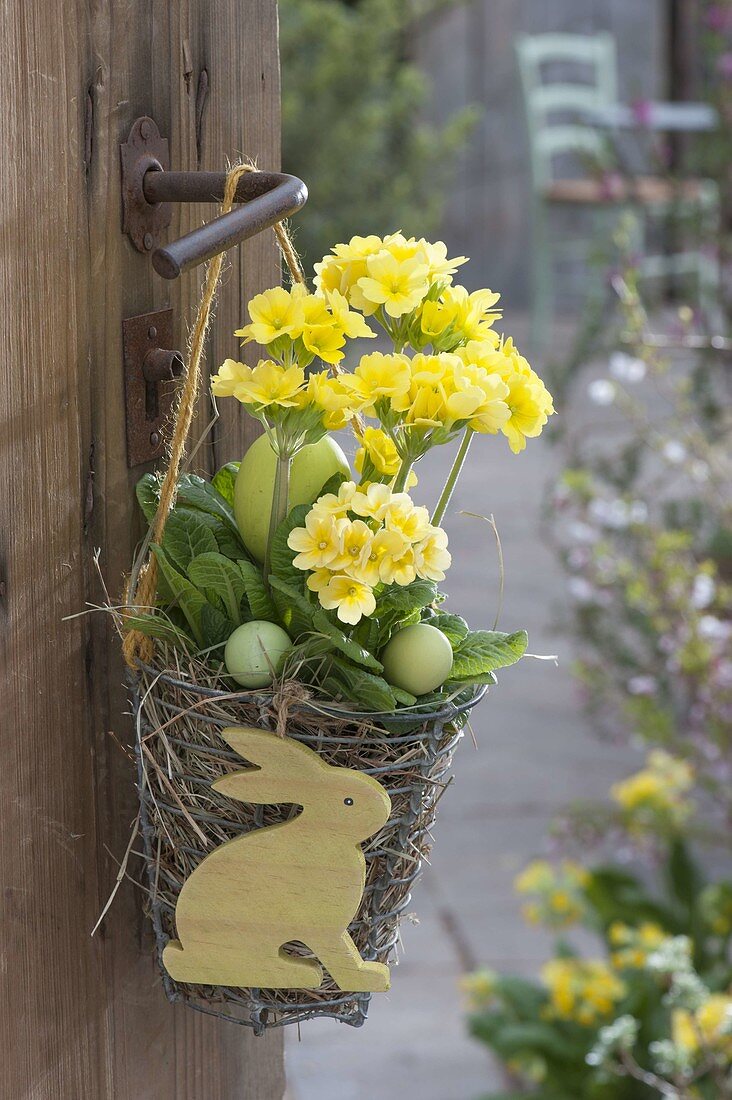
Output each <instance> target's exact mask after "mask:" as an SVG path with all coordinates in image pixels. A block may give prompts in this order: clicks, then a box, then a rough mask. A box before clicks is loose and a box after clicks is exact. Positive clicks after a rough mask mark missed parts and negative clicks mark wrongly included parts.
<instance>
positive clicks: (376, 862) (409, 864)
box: [132, 645, 484, 1034]
mask: <svg viewBox="0 0 732 1100" xmlns="http://www.w3.org/2000/svg"><path fill="white" fill-rule="evenodd" d="M483 690H484V689H483ZM132 694H133V705H134V713H135V720H136V756H137V766H138V784H139V794H140V804H141V827H142V834H143V840H144V850H145V853H144V854H145V864H146V869H147V898H146V901H147V907H148V909H149V912H150V916H151V918H152V921H153V924H154V928H155V933H156V941H157V951H158V961H159V962H160V960H161V956H162V951H163V948H164V946H165V944H166V943H167V942H168V940H169V939H170V938H173V937H175V903H176V899H177V897H178V893H179V892H180V889H181V887H182V885H183V883H184V882H185V880H186V879H187V878H188V876H189V875H190V874H191V872H192V871H193V870H194V869H195V867H196V866H197V865H198V864H199V863H200V861H201V860H202V859H203V858H204V856H205V855H206V854H207V853H208V852H210V851H212V850H213V849H214V848H215V847H216V846H217V845H219V844H221V843H223V842H224V841H226V840H229V839H231V838H232V837H235V836H237V835H240V834H242V833H246V832H248V831H250V830H252V829H256V828H260V827H262V826H266V825H274V824H276V823H278V822H282V821H286V820H289V819H290V818H292V817H293V816H295V815H296V814H297V813H298V808H297V807H294V806H254V805H250V804H247V803H242V802H238V801H234V800H233V799H231V798H228V797H227V796H226V795H223V794H220V793H217V792H216V791H214V790H212V788H211V783H212V781H213V780H214V779H217V778H219V777H220V776H221V775H224V774H226V773H227V772H229V771H232V770H240V769H241V767H242V759H241V757H239V756H238V755H237V754H236V753H234V752H233V751H232V750H231V749H230V747H229V746H228V745H227V744H226V742H225V741H224V740H223V739H222V738H221V737H220V735H219V730H221V729H223V728H224V727H226V726H231V725H254V726H258V727H260V728H262V729H267V730H272V731H273V732H276V733H279V734H280V735H281V736H282V735H284V734H285V727H286V734H287V736H289V737H294V738H295V739H297V740H299V741H301V742H303V743H304V744H306V745H307V746H308V747H309V748H311V749H314V750H315V751H317V752H318V753H319V754H320V755H322V757H323V759H324V760H326V761H327V762H328V763H329V764H334V765H337V766H341V767H348V768H355V769H357V770H359V771H363V772H365V773H367V774H368V775H372V776H374V777H375V778H377V779H378V780H379V782H381V783H382V784H383V785H384V787H385V788H386V790H387V791H388V793H389V795H390V797H391V800H392V813H391V816H390V819H389V821H388V822H387V824H386V825H385V826H384V828H383V829H382V830H381V831H380V832H379V833H378V834H376V835H375V836H374V837H372V838H371V839H370V840H369V841H368V842H367V843H366V844H365V845H364V847H363V850H364V855H365V858H366V887H365V890H364V894H363V898H362V901H361V906H360V908H359V911H358V913H357V915H356V919H355V920H354V921H353V923H352V924H351V926H350V928H349V932H350V934H351V936H352V937H353V939H354V941H355V943H356V946H357V947H358V949H359V951H360V952H361V955H362V956H363V958H364V959H366V960H378V961H379V962H384V963H389V962H394V961H395V957H396V948H397V942H398V937H399V921H400V917H401V915H402V913H403V912H404V910H405V909H406V907H407V906H408V905H409V903H410V900H411V889H412V885H413V883H414V881H415V879H416V878H417V876H418V875H419V872H420V869H421V864H422V861H423V860H424V859H425V857H426V856H427V855H428V854H429V851H430V848H431V845H432V837H431V829H432V826H433V823H434V820H435V809H436V806H437V802H438V800H439V798H440V796H441V794H442V792H443V790H444V789H445V786H446V784H447V776H448V772H449V770H450V766H451V763H452V757H453V752H454V750H455V747H456V745H457V743H458V741H459V740H460V738H461V737H462V732H461V731H462V726H463V724H464V721H465V714H466V712H467V711H468V710H469V709H470V707H472V706H473V705H474V704H475V703H476V702H477V701H478V699H479V698H480V697H481V696H482V694H483V691H482V690H479V691H478V692H476V693H475V695H474V696H473V697H472V698H471V699H470V700H469V701H468V702H467V703H464V704H463V705H462V706H455V705H454V704H449V705H447V706H444V707H442V709H441V710H439V711H437V712H433V713H432V714H429V713H426V712H421V713H411V714H409V713H408V712H407V713H406V714H405V715H402V714H399V715H398V716H397V715H390V716H387V715H384V716H376V715H358V714H355V713H354V712H353V711H347V710H345V709H344V708H343V707H339V706H338V704H336V703H330V702H327V703H325V702H320V701H318V700H317V699H316V698H314V697H313V696H312V694H311V693H310V692H309V691H308V689H306V688H304V687H303V685H302V684H298V683H295V682H290V683H285V684H284V685H280V686H279V688H278V689H277V690H276V691H275V692H274V693H262V692H252V691H243V690H240V691H235V692H232V691H231V690H230V687H229V686H228V682H227V681H226V679H225V678H224V677H222V676H221V675H219V674H217V673H215V672H212V671H211V668H210V667H207V666H205V665H204V664H203V663H202V662H201V661H199V660H197V659H195V658H193V657H189V656H187V655H186V654H183V653H181V652H180V651H178V650H174V649H172V648H170V647H166V646H164V645H158V646H157V647H156V666H155V667H153V666H152V665H141V666H140V670H139V674H138V675H137V676H135V677H134V678H133V679H132ZM387 727H388V728H387ZM290 949H291V950H292V953H293V954H296V955H304V956H305V957H312V955H311V953H310V952H309V951H308V950H307V948H306V947H305V946H304V945H302V944H295V945H288V950H290ZM160 968H161V973H162V976H163V984H164V986H165V991H166V994H167V996H168V998H169V1000H171V1001H182V1002H184V1003H186V1004H187V1005H189V1006H190V1007H191V1008H194V1009H197V1010H198V1011H201V1012H206V1013H209V1014H212V1015H215V1016H219V1017H221V1018H223V1019H227V1020H230V1021H232V1022H236V1023H240V1024H246V1025H248V1026H250V1027H253V1028H254V1030H255V1032H256V1033H257V1034H261V1033H262V1032H263V1031H264V1030H265V1028H268V1027H281V1026H283V1025H285V1024H290V1023H298V1022H300V1021H303V1020H306V1019H309V1018H312V1017H315V1016H331V1017H334V1018H336V1019H338V1020H340V1021H342V1022H343V1023H348V1024H351V1025H352V1026H355V1027H358V1026H360V1025H361V1024H363V1022H364V1021H365V1019H366V1013H367V1009H368V1003H369V1000H370V996H371V995H370V994H368V993H349V992H343V991H341V990H340V989H339V988H338V987H337V986H336V985H335V983H334V982H333V981H332V979H331V978H330V976H329V975H328V974H327V973H326V975H325V978H324V981H323V984H322V986H321V987H320V988H319V989H317V990H282V989H280V990H263V989H234V988H224V987H219V986H217V987H210V986H200V985H191V984H184V983H179V982H174V981H173V980H172V979H171V978H170V977H169V976H168V974H167V973H166V972H165V970H164V968H163V967H162V963H161V962H160Z"/></svg>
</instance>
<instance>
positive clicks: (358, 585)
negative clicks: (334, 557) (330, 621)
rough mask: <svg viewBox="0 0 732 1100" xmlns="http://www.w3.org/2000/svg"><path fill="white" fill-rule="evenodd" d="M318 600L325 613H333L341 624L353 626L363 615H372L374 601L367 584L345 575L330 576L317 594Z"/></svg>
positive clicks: (374, 606)
mask: <svg viewBox="0 0 732 1100" xmlns="http://www.w3.org/2000/svg"><path fill="white" fill-rule="evenodd" d="M318 599H319V600H320V603H321V604H322V606H323V607H324V608H325V609H326V610H327V611H333V610H334V611H335V612H336V614H337V616H338V618H339V619H340V621H341V622H342V623H348V624H349V625H350V626H355V625H356V623H359V622H360V621H361V619H362V618H363V616H364V615H367V616H368V615H373V613H374V611H375V610H376V600H375V598H374V594H373V592H372V591H371V588H370V587H369V586H368V585H367V584H363V583H362V582H361V581H358V580H356V579H355V578H354V577H348V576H346V575H345V574H336V575H335V576H332V577H331V578H330V580H329V582H328V584H327V585H326V586H325V587H324V588H321V589H320V591H319V592H318Z"/></svg>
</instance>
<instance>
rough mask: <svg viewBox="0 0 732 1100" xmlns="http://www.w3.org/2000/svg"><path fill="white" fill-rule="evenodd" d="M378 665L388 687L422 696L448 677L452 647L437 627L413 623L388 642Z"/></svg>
mask: <svg viewBox="0 0 732 1100" xmlns="http://www.w3.org/2000/svg"><path fill="white" fill-rule="evenodd" d="M381 663H382V664H383V666H384V676H385V677H386V679H387V680H388V681H389V683H390V684H393V685H394V686H395V687H399V688H402V689H403V690H404V691H408V692H410V693H411V694H412V695H426V694H427V692H428V691H434V690H435V688H438V687H439V686H440V684H443V683H444V682H445V680H446V679H447V678H448V676H449V675H450V669H451V668H452V646H451V645H450V643H449V641H448V640H447V638H446V637H445V635H444V634H443V633H442V631H441V630H438V629H437V627H435V626H430V625H429V623H413V624H412V626H405V627H404V628H403V629H402V630H400V631H398V632H397V633H396V634H395V635H394V636H393V637H392V638H391V639H390V641H389V642H388V643H387V645H386V647H385V648H384V651H383V653H382V654H381Z"/></svg>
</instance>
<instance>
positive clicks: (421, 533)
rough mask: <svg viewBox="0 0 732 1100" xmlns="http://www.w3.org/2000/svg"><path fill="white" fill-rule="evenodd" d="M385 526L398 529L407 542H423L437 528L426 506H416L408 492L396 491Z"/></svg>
mask: <svg viewBox="0 0 732 1100" xmlns="http://www.w3.org/2000/svg"><path fill="white" fill-rule="evenodd" d="M385 526H386V528H387V530H389V531H396V532H397V534H399V535H401V536H402V538H403V539H405V540H406V541H407V542H410V543H411V542H421V540H422V539H424V538H426V537H427V535H429V534H430V533H431V532H432V531H433V530H435V528H433V527H432V524H431V523H430V514H429V512H428V511H427V509H426V508H423V507H422V506H421V505H420V506H415V505H414V504H413V503H412V498H411V497H410V496H408V495H407V493H395V494H394V496H393V497H392V498H391V503H390V505H389V507H388V509H387V511H386V516H385Z"/></svg>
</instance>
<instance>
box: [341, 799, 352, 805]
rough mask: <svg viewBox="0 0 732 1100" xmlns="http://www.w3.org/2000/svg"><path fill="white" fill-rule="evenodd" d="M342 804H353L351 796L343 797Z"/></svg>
mask: <svg viewBox="0 0 732 1100" xmlns="http://www.w3.org/2000/svg"><path fill="white" fill-rule="evenodd" d="M343 805H344V806H352V805H353V799H352V798H344V799H343Z"/></svg>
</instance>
